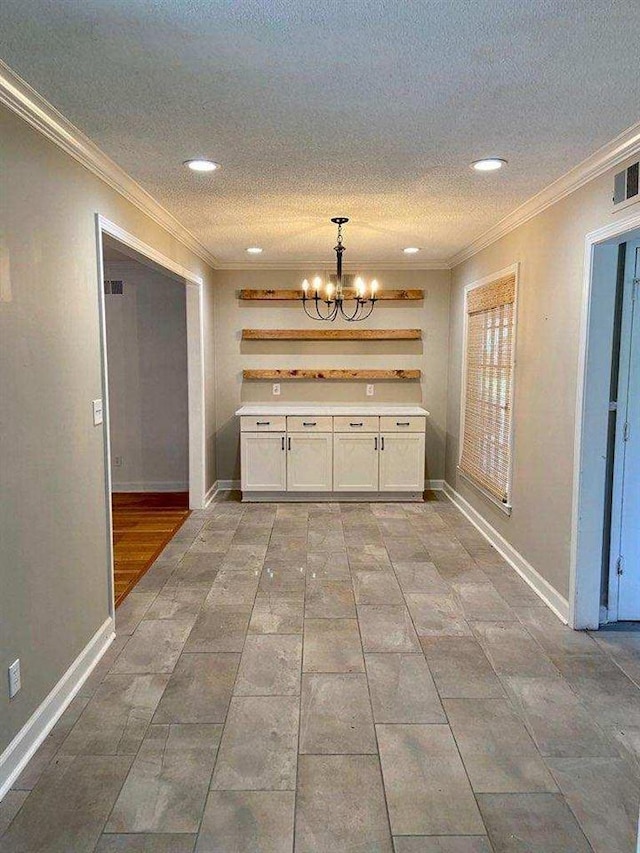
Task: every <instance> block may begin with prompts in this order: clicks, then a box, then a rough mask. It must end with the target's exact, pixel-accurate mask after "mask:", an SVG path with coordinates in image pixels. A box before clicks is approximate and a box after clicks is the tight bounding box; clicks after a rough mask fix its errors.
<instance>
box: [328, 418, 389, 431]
mask: <svg viewBox="0 0 640 853" xmlns="http://www.w3.org/2000/svg"><path fill="white" fill-rule="evenodd" d="M379 420H380V419H379V418H378V417H377V415H376V416H374V415H353V416H352V417H345V415H340V416H339V417H335V418H334V419H333V431H334V432H378V421H379Z"/></svg>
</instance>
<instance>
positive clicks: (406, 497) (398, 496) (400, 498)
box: [242, 491, 424, 503]
mask: <svg viewBox="0 0 640 853" xmlns="http://www.w3.org/2000/svg"><path fill="white" fill-rule="evenodd" d="M423 500H424V498H423V493H422V492H251V491H248V492H242V502H243V503H327V502H331V503H391V502H395V503H399V502H400V503H409V502H411V503H419V502H422V501H423Z"/></svg>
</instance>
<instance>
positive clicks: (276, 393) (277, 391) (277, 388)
mask: <svg viewBox="0 0 640 853" xmlns="http://www.w3.org/2000/svg"><path fill="white" fill-rule="evenodd" d="M272 393H273V396H274V397H279V396H280V383H279V382H274V383H273V385H272Z"/></svg>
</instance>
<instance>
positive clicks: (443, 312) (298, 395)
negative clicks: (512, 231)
mask: <svg viewBox="0 0 640 853" xmlns="http://www.w3.org/2000/svg"><path fill="white" fill-rule="evenodd" d="M362 272H363V275H366V274H367V271H362ZM312 274H313V270H311V271H310V270H273V271H252V270H248V271H244V270H243V271H221V270H219V271H217V272H216V274H215V282H216V288H215V294H216V310H215V315H216V336H215V337H216V370H217V388H218V392H217V412H218V422H217V423H218V428H217V448H218V456H217V460H218V461H217V468H218V477H219V478H220V479H222V480H231V479H238V478H239V477H240V464H239V432H238V423H237V419H236V418H235V417H234V412H235V411H236V409H237V408H238V406H240V405H241V404H242V403H247V402H258V401H259V402H280V403H287V402H293V401H295V402H300V401H310V402H336V403H351V402H356V403H360V402H367V403H376V402H377V403H387V402H400V403H414V404H422V405H424V406H425V407H426V408H427V409H428V410H429V412H430V413H431V417H430V418H429V419H428V423H427V470H426V476H427V477H428V478H430V479H441V478H442V477H443V476H444V452H445V448H444V443H445V418H446V395H447V339H448V334H449V319H448V312H449V276H450V273H449V271H448V270H435V271H417V270H408V271H407V270H391V271H383V272H376V273H375V275H376V276H377V277H378V278H379V280H380V283H381V286H382V287H387V288H422V289H424V292H425V298H424V300H423V301H419V302H418V301H415V302H406V303H403V302H391V301H384V302H380V303H379V304H378V305H377V307H376V308H375V311H374V313H373V315H372V316H371V318H370V319H369V320H367V321H366V325H364V324H363V325H364V327H365V328H422V330H423V339H422V341H242V340H241V339H240V335H241V331H242V329H243V328H291V329H297V328H315V327H317V325H318V321H315V322H314V321H313V320H310V319H308V318H307V317H305V315H304V313H303V311H302V306H301V305H300V303H299V302H251V301H247V300H240V299H238V297H237V293H238V291H239V290H240V289H241V288H244V287H246V288H297V287H299V285H300V283H301V281H302V279H303V278H304V277H305V276H307V277H309V276H310V275H312ZM336 324H338V321H336ZM338 325H342V326H347V325H349V324H347V323H346V322H345V321H342V323H340V324H338ZM269 367H272V368H287V367H289V368H291V367H301V368H322V367H324V368H342V367H353V368H365V367H370V368H390V367H399V368H420V369H421V370H422V382H410V381H408V382H404V381H402V382H401V381H394V382H378V383H376V384H375V396H374V397H366V396H365V385H366V383H364V382H359V381H358V382H326V381H325V382H322V381H310V382H306V381H300V380H296V381H289V382H282V383H281V392H282V393H281V396H280V397H274V396H272V393H271V386H272V383H271V382H254V381H248V382H243V380H242V370H243V369H249V368H269Z"/></svg>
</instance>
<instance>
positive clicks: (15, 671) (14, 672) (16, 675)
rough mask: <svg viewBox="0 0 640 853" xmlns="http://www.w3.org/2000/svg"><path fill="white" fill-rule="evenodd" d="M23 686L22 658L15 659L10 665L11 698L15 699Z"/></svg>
mask: <svg viewBox="0 0 640 853" xmlns="http://www.w3.org/2000/svg"><path fill="white" fill-rule="evenodd" d="M21 687H22V679H21V676H20V658H18V659H17V660H14V662H13V663H12V664H11V666H10V667H9V699H13V697H14V696H15V695H16V693H17V692H18V690H20V688H21Z"/></svg>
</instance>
